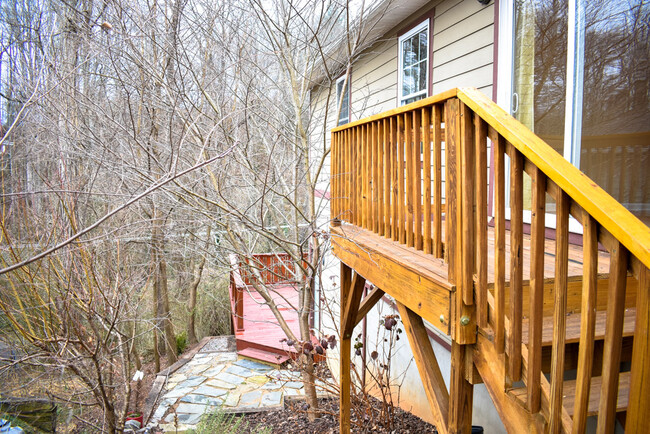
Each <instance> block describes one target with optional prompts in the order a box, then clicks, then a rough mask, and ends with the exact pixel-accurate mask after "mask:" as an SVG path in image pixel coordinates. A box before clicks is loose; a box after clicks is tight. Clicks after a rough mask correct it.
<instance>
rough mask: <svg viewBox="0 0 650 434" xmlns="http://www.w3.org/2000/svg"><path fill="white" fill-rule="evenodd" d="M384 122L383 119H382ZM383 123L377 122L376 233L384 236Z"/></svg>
mask: <svg viewBox="0 0 650 434" xmlns="http://www.w3.org/2000/svg"><path fill="white" fill-rule="evenodd" d="M384 120H385V119H384ZM384 139H385V136H384V122H383V121H377V155H378V157H379V158H378V159H377V179H376V181H377V187H376V190H377V226H378V227H377V233H378V234H379V236H384Z"/></svg>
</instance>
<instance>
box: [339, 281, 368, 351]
mask: <svg viewBox="0 0 650 434" xmlns="http://www.w3.org/2000/svg"><path fill="white" fill-rule="evenodd" d="M365 285H366V279H365V278H364V277H363V276H361V275H360V274H359V273H358V272H355V273H354V276H352V283H351V284H350V290H349V292H348V296H347V297H346V299H345V305H344V309H343V312H342V314H341V336H342V337H343V338H345V339H349V338H351V337H352V332H353V331H354V326H355V325H356V324H357V322H356V319H357V315H358V312H359V303H360V302H361V297H363V288H364V287H365Z"/></svg>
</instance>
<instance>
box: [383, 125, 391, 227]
mask: <svg viewBox="0 0 650 434" xmlns="http://www.w3.org/2000/svg"><path fill="white" fill-rule="evenodd" d="M390 139H391V129H390V128H389V123H388V119H386V118H384V166H383V170H384V236H385V237H386V238H390V236H391V233H390V225H391V223H390V196H391V194H390V181H391V173H392V164H393V163H392V158H391V151H390V150H391V146H392V143H391V141H390Z"/></svg>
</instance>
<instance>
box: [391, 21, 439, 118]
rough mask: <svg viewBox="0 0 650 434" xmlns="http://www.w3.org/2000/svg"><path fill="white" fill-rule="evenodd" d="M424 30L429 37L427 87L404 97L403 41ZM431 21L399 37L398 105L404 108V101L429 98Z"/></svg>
mask: <svg viewBox="0 0 650 434" xmlns="http://www.w3.org/2000/svg"><path fill="white" fill-rule="evenodd" d="M423 29H426V35H427V60H426V68H425V73H426V77H425V83H426V86H425V88H424V89H423V90H420V91H418V92H415V93H412V94H409V95H406V96H402V80H403V78H404V77H403V74H404V66H403V65H404V61H403V59H402V56H403V55H404V50H403V49H402V41H404V40H405V39H408V38H410V37H411V36H413V35H414V34H416V33H420V32H421V31H422V30H423ZM429 33H430V32H429V19H428V18H427V19H426V20H424V21H422V22H421V23H420V24H418V25H417V26H415V27H413V28H412V29H411V30H409V31H408V32H406V33H404V34H403V35H402V36H400V37H399V39H398V41H397V45H398V50H399V51H398V56H397V105H398V106H402V105H404V103H403V101H406V100H408V99H410V98H414V97H417V96H421V95H422V96H423V97H424V98H426V97H427V96H429V69H430V68H431V40H430V37H429Z"/></svg>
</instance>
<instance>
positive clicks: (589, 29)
mask: <svg viewBox="0 0 650 434" xmlns="http://www.w3.org/2000/svg"><path fill="white" fill-rule="evenodd" d="M585 15H586V25H585V62H584V96H583V101H584V105H583V107H584V109H583V115H582V143H581V150H580V169H581V170H582V171H583V172H585V173H586V174H587V175H588V176H589V177H590V178H591V179H593V180H594V181H595V182H596V183H597V184H599V185H600V186H601V187H603V188H604V189H605V190H606V191H607V192H608V193H609V194H611V195H612V196H613V197H614V198H615V199H616V200H618V201H619V202H621V203H622V204H623V205H624V206H626V207H627V208H628V209H629V210H630V211H632V212H633V213H634V214H636V215H637V216H638V217H639V218H641V220H643V221H644V222H645V223H646V224H650V197H649V196H650V192H649V191H648V190H649V189H650V170H649V169H650V60H649V57H650V29H649V24H648V23H650V3H648V2H647V1H641V0H636V1H621V2H603V1H599V2H587V3H586V11H585Z"/></svg>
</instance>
